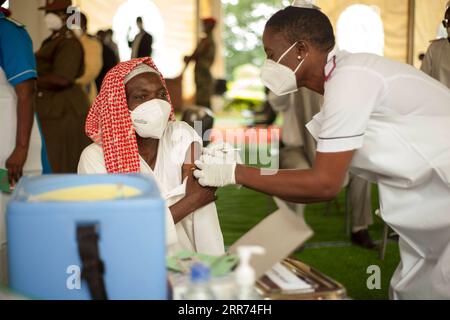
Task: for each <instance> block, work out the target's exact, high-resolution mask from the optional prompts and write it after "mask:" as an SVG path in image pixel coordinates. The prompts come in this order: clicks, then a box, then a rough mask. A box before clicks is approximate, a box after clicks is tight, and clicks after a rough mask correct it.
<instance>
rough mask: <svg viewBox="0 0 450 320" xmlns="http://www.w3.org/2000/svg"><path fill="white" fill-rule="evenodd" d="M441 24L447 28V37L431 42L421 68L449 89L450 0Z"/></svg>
mask: <svg viewBox="0 0 450 320" xmlns="http://www.w3.org/2000/svg"><path fill="white" fill-rule="evenodd" d="M442 24H443V25H444V28H446V29H447V35H448V37H447V38H442V39H438V40H434V41H432V42H431V45H430V47H429V48H428V51H427V53H426V54H425V58H424V59H423V62H422V67H421V70H422V71H423V72H425V73H426V74H428V75H429V76H431V77H433V78H435V79H436V80H438V81H440V82H442V83H443V84H444V85H446V86H447V87H448V88H449V89H450V1H449V2H448V3H447V10H446V11H445V15H444V20H443V21H442Z"/></svg>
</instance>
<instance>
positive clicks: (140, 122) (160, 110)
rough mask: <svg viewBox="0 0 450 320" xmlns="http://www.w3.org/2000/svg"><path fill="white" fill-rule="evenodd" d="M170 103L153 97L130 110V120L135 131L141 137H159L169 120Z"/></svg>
mask: <svg viewBox="0 0 450 320" xmlns="http://www.w3.org/2000/svg"><path fill="white" fill-rule="evenodd" d="M170 111H171V107H170V104H169V103H168V102H167V101H165V100H161V99H153V100H149V101H147V102H144V103H143V104H141V105H139V106H137V107H136V109H134V110H133V111H131V121H132V122H133V126H134V129H135V130H136V133H137V134H138V135H139V136H140V137H142V138H154V139H161V137H162V135H163V133H164V130H166V127H167V123H168V121H169V116H170Z"/></svg>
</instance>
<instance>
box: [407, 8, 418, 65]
mask: <svg viewBox="0 0 450 320" xmlns="http://www.w3.org/2000/svg"><path fill="white" fill-rule="evenodd" d="M415 18H416V0H408V44H407V45H408V55H407V60H408V63H409V64H411V65H413V64H414V27H415Z"/></svg>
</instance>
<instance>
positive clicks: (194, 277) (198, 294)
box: [184, 263, 216, 300]
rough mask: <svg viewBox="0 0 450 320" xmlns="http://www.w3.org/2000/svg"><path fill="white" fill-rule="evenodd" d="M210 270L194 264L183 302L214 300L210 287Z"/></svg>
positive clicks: (199, 264)
mask: <svg viewBox="0 0 450 320" xmlns="http://www.w3.org/2000/svg"><path fill="white" fill-rule="evenodd" d="M210 278H211V276H210V269H209V268H208V267H207V266H205V265H203V264H201V263H196V264H194V265H193V266H192V268H191V283H190V286H189V287H188V289H187V291H186V293H185V294H184V299H185V300H215V299H216V297H215V295H214V293H213V291H212V290H211V287H210Z"/></svg>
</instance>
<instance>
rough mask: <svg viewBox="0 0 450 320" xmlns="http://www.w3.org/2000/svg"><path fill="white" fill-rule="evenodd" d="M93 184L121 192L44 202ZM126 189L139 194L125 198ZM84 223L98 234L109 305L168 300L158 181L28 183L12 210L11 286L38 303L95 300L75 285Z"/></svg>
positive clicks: (46, 179)
mask: <svg viewBox="0 0 450 320" xmlns="http://www.w3.org/2000/svg"><path fill="white" fill-rule="evenodd" d="M93 185H95V188H97V187H98V186H103V187H105V186H106V187H108V188H110V189H111V188H117V190H118V192H117V196H114V197H112V198H110V199H106V200H105V199H103V200H92V199H83V200H75V201H74V200H67V199H66V200H65V201H63V200H59V199H57V200H55V199H50V200H48V199H47V200H45V199H40V198H39V197H40V195H44V194H48V192H52V191H56V190H67V189H68V188H69V190H72V189H70V188H76V187H81V188H84V187H88V188H89V186H90V188H93ZM124 189H128V190H134V191H135V194H134V195H131V196H126V195H125V193H124V191H123V190H124ZM96 190H97V191H98V190H100V189H99V188H97V189H96ZM136 191H137V193H136ZM69 193H70V192H69ZM44 198H45V197H44ZM86 224H95V225H96V228H97V233H98V235H99V240H98V248H99V254H100V258H101V260H102V261H103V263H104V266H105V273H104V283H105V287H106V292H107V296H108V299H166V298H167V277H166V264H165V248H166V246H165V204H164V201H163V200H162V198H161V196H160V194H159V190H158V187H157V185H156V183H155V182H154V181H153V180H150V179H149V178H148V177H143V176H140V175H134V174H133V175H84V176H78V175H47V176H40V177H30V178H27V177H25V178H23V179H22V180H21V181H20V183H19V184H18V186H17V188H16V190H15V191H14V193H13V195H12V199H11V201H10V203H9V205H8V208H7V236H8V257H9V258H8V261H9V262H8V263H9V284H10V288H11V289H12V290H13V291H15V292H17V293H19V294H23V295H25V296H28V297H31V298H38V299H91V295H90V292H89V288H88V285H87V282H85V281H84V280H81V282H80V281H78V280H77V279H79V278H80V277H79V272H78V270H80V269H81V268H82V265H81V260H80V256H79V253H78V244H77V233H76V230H77V227H78V226H82V225H86ZM77 281H78V282H77Z"/></svg>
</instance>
